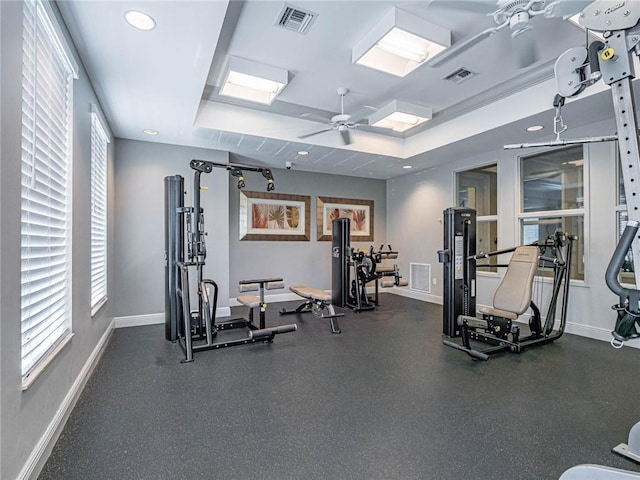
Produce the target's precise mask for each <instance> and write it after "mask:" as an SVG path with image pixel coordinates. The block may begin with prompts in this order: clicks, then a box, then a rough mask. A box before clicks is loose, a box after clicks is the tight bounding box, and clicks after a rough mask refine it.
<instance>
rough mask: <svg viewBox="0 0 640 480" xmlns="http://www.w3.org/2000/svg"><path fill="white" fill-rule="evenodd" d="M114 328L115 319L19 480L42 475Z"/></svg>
mask: <svg viewBox="0 0 640 480" xmlns="http://www.w3.org/2000/svg"><path fill="white" fill-rule="evenodd" d="M114 328H115V321H112V322H111V323H110V324H109V326H108V327H107V329H106V330H105V332H104V333H103V334H102V337H100V340H99V341H98V344H97V345H96V346H95V348H94V349H93V351H92V352H91V355H89V358H88V359H87V361H86V362H85V364H84V366H83V367H82V370H80V373H79V374H78V376H77V377H76V379H75V381H74V382H73V385H71V388H70V389H69V391H68V392H67V395H66V396H65V397H64V400H62V403H61V404H60V407H58V410H57V411H56V414H55V415H54V417H53V419H52V420H51V423H49V426H48V427H47V429H46V430H45V432H44V434H43V435H42V437H40V440H38V443H37V444H36V446H35V447H34V449H33V451H32V452H31V455H29V458H27V461H26V462H25V464H24V466H23V467H22V470H20V473H19V474H18V477H17V479H18V480H36V479H37V478H38V475H40V472H41V471H42V468H43V467H44V464H45V463H46V462H47V459H48V458H49V455H51V451H52V450H53V447H54V445H55V444H56V442H57V441H58V437H60V433H62V429H63V428H64V426H65V424H66V423H67V420H68V419H69V415H70V414H71V411H72V410H73V407H75V405H76V402H77V401H78V398H80V394H81V393H82V390H83V389H84V386H85V384H86V383H87V380H88V379H89V377H90V376H91V372H93V369H94V368H95V366H96V365H97V364H98V361H99V360H100V357H101V356H102V354H103V353H104V348H105V346H106V345H107V343H108V342H109V338H110V337H111V334H112V333H113V329H114Z"/></svg>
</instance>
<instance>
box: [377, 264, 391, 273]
mask: <svg viewBox="0 0 640 480" xmlns="http://www.w3.org/2000/svg"><path fill="white" fill-rule="evenodd" d="M395 271H396V269H395V267H394V266H393V265H387V264H385V263H380V264H378V265H377V266H376V272H378V273H393V272H395Z"/></svg>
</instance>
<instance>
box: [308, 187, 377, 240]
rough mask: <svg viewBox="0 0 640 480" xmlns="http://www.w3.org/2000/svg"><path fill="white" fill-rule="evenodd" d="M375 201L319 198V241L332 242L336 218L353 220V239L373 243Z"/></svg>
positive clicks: (351, 225)
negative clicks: (332, 230) (332, 228)
mask: <svg viewBox="0 0 640 480" xmlns="http://www.w3.org/2000/svg"><path fill="white" fill-rule="evenodd" d="M373 216H374V215H373V200H356V199H351V198H336V197H318V211H317V223H318V240H331V227H332V226H333V223H332V222H333V221H334V220H335V219H336V218H348V219H350V220H351V222H350V227H351V232H350V236H351V239H352V240H353V241H355V242H373Z"/></svg>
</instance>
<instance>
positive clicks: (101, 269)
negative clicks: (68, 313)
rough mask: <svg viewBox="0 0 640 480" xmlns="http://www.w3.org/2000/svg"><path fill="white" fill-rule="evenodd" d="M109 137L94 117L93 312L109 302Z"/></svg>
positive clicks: (92, 178)
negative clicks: (103, 303)
mask: <svg viewBox="0 0 640 480" xmlns="http://www.w3.org/2000/svg"><path fill="white" fill-rule="evenodd" d="M108 143H109V136H108V135H107V132H106V129H105V127H104V126H103V125H102V121H101V120H100V117H99V116H98V114H97V113H93V114H92V115H91V308H92V310H95V309H96V308H97V307H98V306H99V305H100V304H101V303H102V302H103V301H104V300H106V298H107V146H108Z"/></svg>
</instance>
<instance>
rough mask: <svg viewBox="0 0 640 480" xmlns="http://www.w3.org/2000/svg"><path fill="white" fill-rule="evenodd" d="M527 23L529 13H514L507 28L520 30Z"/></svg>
mask: <svg viewBox="0 0 640 480" xmlns="http://www.w3.org/2000/svg"><path fill="white" fill-rule="evenodd" d="M527 25H529V14H528V13H527V12H517V13H514V14H513V16H512V17H511V19H510V20H509V28H511V30H522V29H523V28H525V27H526V26H527Z"/></svg>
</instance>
